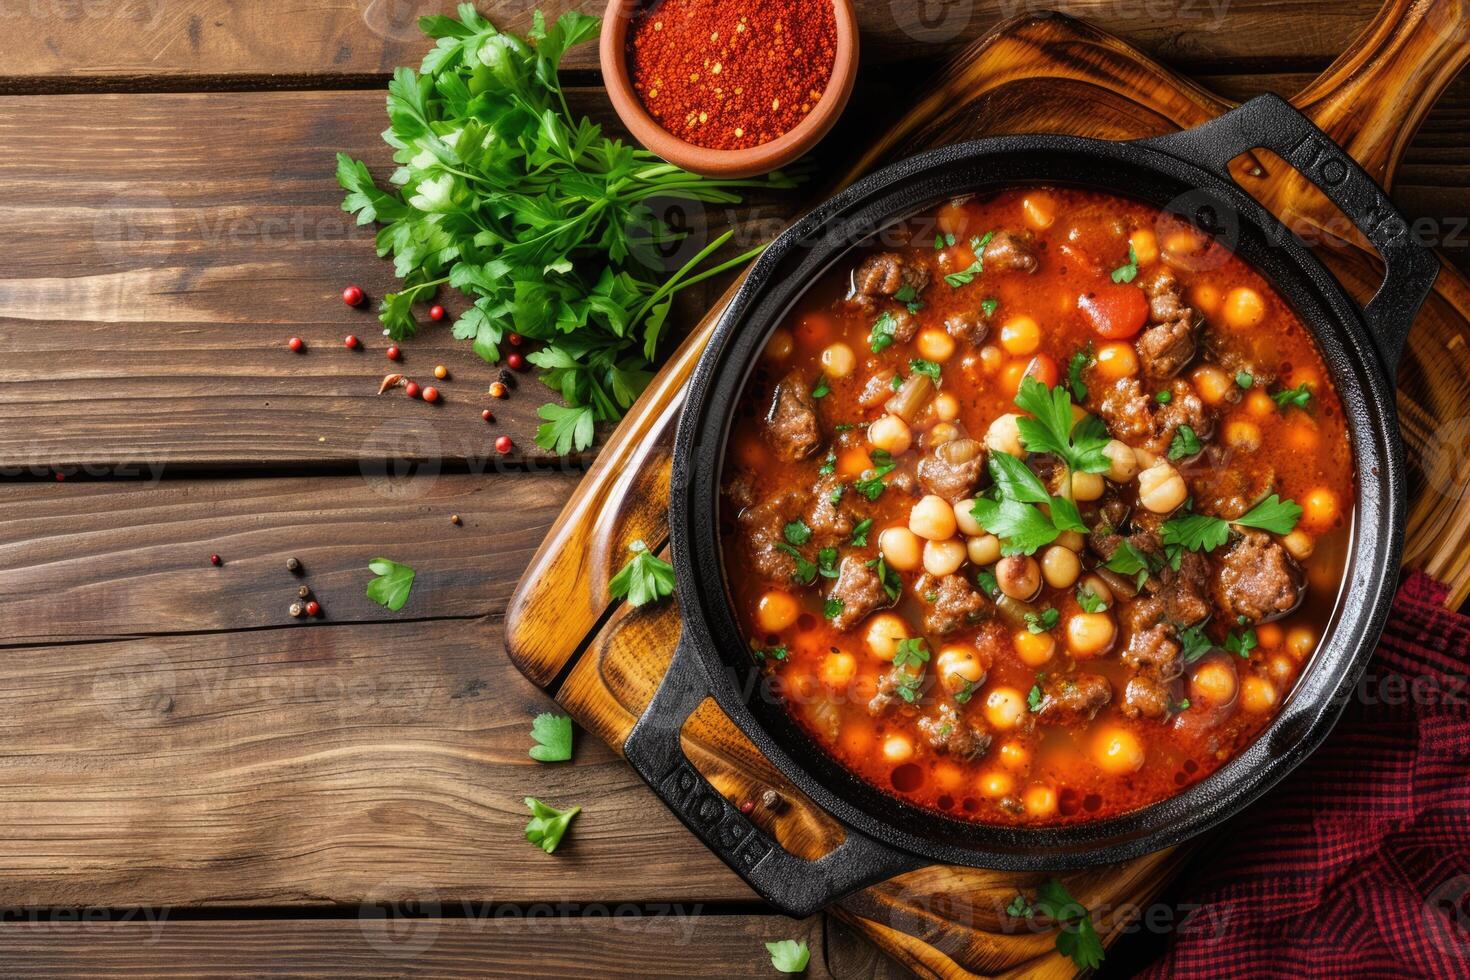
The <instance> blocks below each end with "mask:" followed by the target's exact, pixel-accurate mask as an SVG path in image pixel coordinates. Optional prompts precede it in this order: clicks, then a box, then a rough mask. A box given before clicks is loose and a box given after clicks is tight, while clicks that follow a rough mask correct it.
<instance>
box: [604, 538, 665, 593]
mask: <svg viewBox="0 0 1470 980" xmlns="http://www.w3.org/2000/svg"><path fill="white" fill-rule="evenodd" d="M628 550H629V551H631V552H633V557H632V558H630V559H629V560H628V564H626V565H624V566H623V570H622V571H620V572H618V574H616V575H614V576H613V577H612V581H610V582H608V583H607V591H608V594H609V595H611V596H612V597H613V598H614V599H621V598H623V597H625V596H626V597H627V599H628V603H629V605H632V606H642V605H645V604H647V603H650V602H653V601H654V600H655V599H662V598H663V597H664V596H669V595H673V594H674V566H673V565H670V564H669V563H668V562H666V561H664V560H663V559H662V558H660V557H659V556H658V555H655V554H654V553H653V552H651V551H649V550H648V545H646V544H644V543H643V540H642V539H641V538H640V539H639V540H637V541H634V542H633V543H632V544H630V545H628Z"/></svg>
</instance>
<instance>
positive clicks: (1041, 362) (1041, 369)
mask: <svg viewBox="0 0 1470 980" xmlns="http://www.w3.org/2000/svg"><path fill="white" fill-rule="evenodd" d="M1027 378H1035V379H1036V380H1037V381H1040V382H1041V383H1042V384H1044V385H1046V386H1047V387H1048V388H1055V387H1056V386H1057V381H1059V380H1060V379H1061V369H1060V368H1058V367H1057V362H1056V360H1055V359H1054V358H1053V357H1051V355H1049V354H1037V355H1036V356H1035V357H1033V358H1031V363H1029V364H1027V365H1026V370H1024V371H1022V372H1021V377H1020V378H1019V379H1018V380H1017V381H1016V390H1017V391H1019V390H1020V388H1021V382H1022V381H1025V380H1026V379H1027Z"/></svg>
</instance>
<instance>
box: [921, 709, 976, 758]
mask: <svg viewBox="0 0 1470 980" xmlns="http://www.w3.org/2000/svg"><path fill="white" fill-rule="evenodd" d="M919 731H921V732H923V733H924V738H925V739H926V740H927V741H928V742H929V745H930V746H931V747H933V748H934V749H937V750H938V751H940V752H946V753H948V754H949V755H951V756H953V757H954V758H956V759H958V760H960V761H961V762H973V761H974V760H976V759H978V758H980V757H981V756H982V755H984V754H985V753H986V752H987V751H988V750H989V749H990V733H989V732H987V731H985V730H984V729H981V728H976V727H975V726H973V725H971V724H969V723H968V722H966V721H965V720H964V719H963V718H961V717H960V714H959V712H958V711H956V710H955V706H954V705H952V704H950V703H948V702H945V703H943V704H941V705H940V706H939V708H938V710H937V711H935V713H934V714H932V715H925V716H924V717H922V718H920V719H919Z"/></svg>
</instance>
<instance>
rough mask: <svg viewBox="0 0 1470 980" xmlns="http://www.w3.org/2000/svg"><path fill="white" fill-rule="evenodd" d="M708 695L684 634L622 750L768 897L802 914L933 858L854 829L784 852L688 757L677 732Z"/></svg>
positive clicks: (690, 824)
mask: <svg viewBox="0 0 1470 980" xmlns="http://www.w3.org/2000/svg"><path fill="white" fill-rule="evenodd" d="M709 693H710V689H709V682H708V680H707V679H706V677H705V674H704V668H703V667H702V666H701V665H700V664H699V662H698V660H697V659H696V657H695V656H694V654H693V653H692V652H691V651H690V650H688V649H687V641H686V640H684V639H682V638H681V639H680V640H679V647H678V649H677V650H675V651H674V661H673V663H671V664H670V665H669V672H668V673H667V674H665V675H664V679H663V682H662V683H661V684H659V688H658V693H656V694H655V695H654V696H653V702H652V703H651V704H649V706H648V710H647V711H645V712H644V713H643V717H642V718H639V719H638V724H636V725H634V726H633V731H632V733H631V734H630V735H629V736H628V740H627V741H626V742H625V743H623V754H624V755H626V756H627V759H628V761H629V762H631V763H632V764H633V768H635V769H637V770H638V772H639V774H640V775H642V776H643V778H644V779H646V780H647V781H648V785H650V786H652V787H653V790H654V792H656V793H657V794H658V795H659V796H661V797H663V800H664V802H665V803H667V804H668V805H669V809H671V810H673V811H674V813H675V814H677V815H678V817H679V819H680V820H682V821H684V823H685V825H686V826H688V828H689V829H690V830H692V831H694V833H695V834H696V835H698V837H699V839H700V840H702V841H704V842H705V844H707V845H708V846H709V848H710V849H711V850H713V851H714V852H715V853H716V854H718V855H719V856H720V858H721V859H722V860H723V861H724V862H725V863H726V864H728V865H729V866H730V867H731V868H732V869H734V871H735V873H736V874H738V875H740V877H742V878H744V879H745V880H746V882H747V883H749V885H750V887H752V888H754V889H755V890H756V891H757V892H759V893H760V896H761V897H762V898H764V899H765V900H766V901H767V902H770V903H771V904H772V905H774V906H775V907H776V908H778V909H779V910H781V911H782V912H785V913H786V914H787V915H791V916H795V917H798V918H801V917H804V916H808V915H811V914H812V913H813V912H815V911H817V910H818V909H820V908H821V907H822V906H824V905H826V904H828V903H829V902H833V901H836V900H837V899H839V898H841V897H842V896H844V895H846V894H848V893H849V892H854V891H856V890H857V889H859V888H862V887H863V886H865V885H871V884H873V883H874V882H877V881H882V880H884V879H885V878H891V877H893V876H894V875H896V874H901V873H903V872H905V871H912V870H913V869H915V868H919V867H922V866H923V865H925V864H926V863H928V862H926V861H925V860H924V859H922V858H919V857H916V856H915V855H912V854H908V853H906V852H904V851H899V850H896V849H894V848H892V847H889V846H888V845H886V844H882V843H879V842H878V841H876V840H874V839H873V838H871V837H868V836H867V835H865V834H861V833H859V832H858V831H856V830H853V829H852V828H851V827H844V828H843V830H844V831H845V832H846V834H847V837H846V839H845V840H844V841H843V842H842V843H841V844H839V845H838V846H837V847H836V848H834V849H833V850H832V851H830V852H828V853H827V854H825V855H823V856H822V857H821V858H820V859H818V860H816V861H812V860H808V859H806V858H800V857H797V856H796V855H794V854H792V853H790V852H789V851H786V850H784V849H783V848H782V847H781V845H780V844H778V843H776V841H774V840H772V839H771V838H770V837H768V836H767V835H766V834H765V832H764V831H762V830H760V829H759V828H758V827H756V825H755V824H754V823H752V822H751V821H750V819H749V818H747V817H746V816H745V815H744V814H743V813H741V812H740V811H739V810H738V809H737V808H736V807H735V806H733V805H732V804H731V803H730V801H729V800H727V799H725V797H724V796H723V795H721V793H720V792H719V790H717V789H715V788H714V786H712V785H710V782H709V780H707V779H705V778H704V776H703V775H702V774H701V773H700V771H699V770H698V769H696V768H694V766H693V764H692V763H690V761H689V759H688V757H687V756H685V755H684V747H683V745H682V744H681V742H680V739H679V732H680V730H681V729H683V727H684V722H685V720H686V719H688V717H689V715H690V714H691V713H692V712H693V711H694V709H695V708H697V707H699V705H700V704H701V703H702V702H703V701H704V699H705V698H706V697H707V696H709Z"/></svg>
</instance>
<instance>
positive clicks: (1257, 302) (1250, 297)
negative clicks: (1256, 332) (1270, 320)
mask: <svg viewBox="0 0 1470 980" xmlns="http://www.w3.org/2000/svg"><path fill="white" fill-rule="evenodd" d="M1224 313H1225V323H1226V324H1228V325H1229V326H1232V327H1235V328H1236V329H1238V330H1244V329H1246V328H1249V327H1254V326H1256V325H1257V324H1259V323H1260V322H1261V321H1262V320H1264V319H1266V301H1265V300H1264V299H1262V298H1261V294H1260V293H1258V292H1256V291H1255V290H1254V289H1251V288H1250V287H1249V286H1237V287H1235V288H1234V289H1232V290H1230V292H1228V293H1226V294H1225V310H1224Z"/></svg>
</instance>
